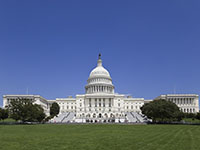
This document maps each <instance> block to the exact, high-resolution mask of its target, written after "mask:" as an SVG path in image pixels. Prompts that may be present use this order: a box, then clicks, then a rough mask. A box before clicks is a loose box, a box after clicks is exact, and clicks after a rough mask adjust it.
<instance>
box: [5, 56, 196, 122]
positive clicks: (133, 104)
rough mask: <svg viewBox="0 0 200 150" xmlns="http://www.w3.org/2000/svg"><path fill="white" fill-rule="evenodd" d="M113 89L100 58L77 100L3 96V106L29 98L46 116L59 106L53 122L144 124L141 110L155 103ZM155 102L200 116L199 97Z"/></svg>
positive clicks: (173, 96)
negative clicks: (146, 105) (15, 100)
mask: <svg viewBox="0 0 200 150" xmlns="http://www.w3.org/2000/svg"><path fill="white" fill-rule="evenodd" d="M114 89H115V88H114V85H113V83H112V78H111V76H110V74H109V72H108V71H107V70H106V69H105V68H104V67H103V65H102V60H101V55H99V58H98V61H97V67H96V68H94V69H93V70H92V71H91V73H90V75H89V78H88V80H87V85H86V86H85V94H83V95H79V94H78V95H76V97H75V98H73V97H68V98H56V99H55V100H46V99H45V98H43V97H41V96H40V95H4V96H3V106H4V107H5V106H6V105H8V104H9V101H11V100H12V99H16V98H29V99H32V100H33V101H34V103H37V104H39V105H41V106H42V107H43V109H44V111H45V113H46V114H47V115H49V110H50V106H51V104H52V103H53V102H57V103H58V104H59V106H60V114H59V115H58V117H55V118H54V119H53V120H52V121H53V122H125V121H126V122H142V121H144V118H143V117H142V116H141V110H140V107H141V106H143V105H144V103H148V102H150V101H152V100H145V99H144V98H133V97H131V96H125V95H124V94H117V93H115V92H114ZM155 99H166V100H169V101H172V102H174V103H176V104H177V106H178V107H179V108H180V110H181V111H183V112H187V113H196V112H199V96H198V95H196V94H167V95H161V96H159V97H157V98H155Z"/></svg>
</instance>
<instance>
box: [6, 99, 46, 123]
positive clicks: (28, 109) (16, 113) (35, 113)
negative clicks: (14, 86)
mask: <svg viewBox="0 0 200 150" xmlns="http://www.w3.org/2000/svg"><path fill="white" fill-rule="evenodd" d="M8 109H9V113H10V117H11V118H13V119H14V120H16V121H18V120H20V121H22V122H41V121H42V120H43V119H44V118H45V114H44V110H43V108H42V107H41V106H40V105H37V104H33V100H31V99H24V98H18V99H12V100H11V101H10V104H9V106H8Z"/></svg>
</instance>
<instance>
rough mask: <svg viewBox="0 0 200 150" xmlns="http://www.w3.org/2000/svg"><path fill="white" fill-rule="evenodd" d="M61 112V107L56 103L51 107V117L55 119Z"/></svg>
mask: <svg viewBox="0 0 200 150" xmlns="http://www.w3.org/2000/svg"><path fill="white" fill-rule="evenodd" d="M59 112H60V107H59V105H58V104H57V103H56V102H54V103H52V105H51V107H50V115H51V116H52V117H54V116H56V115H58V114H59Z"/></svg>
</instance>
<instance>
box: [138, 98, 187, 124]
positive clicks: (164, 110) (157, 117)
mask: <svg viewBox="0 0 200 150" xmlns="http://www.w3.org/2000/svg"><path fill="white" fill-rule="evenodd" d="M141 110H142V113H143V114H144V115H146V116H147V117H148V118H150V119H152V121H153V122H164V121H168V122H170V121H175V120H176V121H177V120H179V121H180V120H182V118H183V113H181V112H180V110H179V108H178V106H177V105H176V104H174V103H172V102H170V101H166V100H163V99H160V100H154V101H152V102H150V103H146V104H144V105H143V106H142V107H141Z"/></svg>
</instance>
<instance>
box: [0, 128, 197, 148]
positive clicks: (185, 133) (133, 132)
mask: <svg viewBox="0 0 200 150" xmlns="http://www.w3.org/2000/svg"><path fill="white" fill-rule="evenodd" d="M76 149H79V150H93V149H94V150H112V149H113V150H134V149H135V150H199V149H200V126H195V125H118V124H116V125H114V124H113V125H106V124H100V125H95V124H90V125H86V124H85V125H48V124H45V125H0V150H76Z"/></svg>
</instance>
